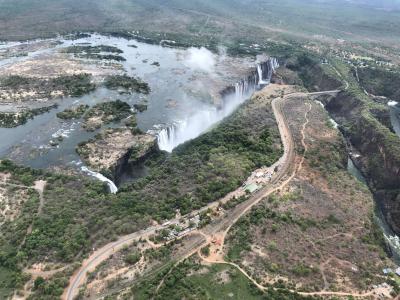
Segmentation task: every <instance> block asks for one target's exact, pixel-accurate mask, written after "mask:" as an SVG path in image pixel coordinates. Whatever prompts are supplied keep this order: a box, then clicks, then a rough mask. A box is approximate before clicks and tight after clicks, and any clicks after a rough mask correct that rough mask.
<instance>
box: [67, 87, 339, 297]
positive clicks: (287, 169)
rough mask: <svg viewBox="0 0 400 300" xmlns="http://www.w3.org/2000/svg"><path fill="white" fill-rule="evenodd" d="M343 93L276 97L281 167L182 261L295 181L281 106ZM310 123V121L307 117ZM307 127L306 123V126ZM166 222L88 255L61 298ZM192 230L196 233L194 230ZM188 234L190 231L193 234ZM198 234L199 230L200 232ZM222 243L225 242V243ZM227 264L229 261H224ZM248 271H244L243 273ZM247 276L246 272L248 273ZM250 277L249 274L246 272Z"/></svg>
mask: <svg viewBox="0 0 400 300" xmlns="http://www.w3.org/2000/svg"><path fill="white" fill-rule="evenodd" d="M338 92H340V91H339V90H334V91H326V92H318V93H292V94H288V95H286V96H284V97H283V98H275V99H274V100H273V101H272V109H273V113H274V115H275V118H276V121H277V124H278V127H279V132H280V135H281V139H282V143H283V146H284V154H283V155H282V157H281V158H280V159H279V160H278V161H277V162H276V163H275V164H274V165H273V167H275V166H277V167H278V170H277V171H276V172H275V174H274V176H273V177H272V179H271V181H270V183H269V184H268V185H267V186H265V187H264V188H262V189H260V190H259V191H257V192H255V193H254V194H253V195H252V196H251V197H250V198H249V199H248V200H247V201H244V202H242V203H240V204H238V205H237V206H236V207H235V208H233V209H232V211H230V212H229V215H228V214H226V215H224V216H223V217H221V218H219V219H217V220H215V221H213V222H212V223H211V224H210V225H208V226H206V227H205V228H203V229H202V231H201V234H202V235H204V236H205V237H206V239H205V241H204V243H203V244H201V245H199V246H197V248H195V249H192V250H191V251H190V253H186V254H184V255H182V257H181V259H179V261H182V260H183V259H185V258H187V257H188V256H190V255H191V254H193V253H196V252H197V251H198V250H199V249H201V248H202V247H204V246H205V245H207V244H209V243H210V242H211V239H212V238H213V237H214V236H215V235H216V234H221V233H222V236H221V237H222V238H224V236H225V235H226V233H227V232H228V231H229V229H230V228H231V227H232V225H233V224H235V223H236V222H237V221H238V220H239V218H240V217H241V216H243V215H244V214H245V213H246V212H248V211H249V210H250V209H251V208H252V207H253V206H254V205H256V204H257V203H259V202H260V201H261V200H262V199H264V198H265V197H266V196H268V195H270V194H271V193H273V192H275V191H277V190H279V189H280V188H282V187H283V186H284V185H286V184H287V183H288V182H290V181H291V180H292V178H293V177H294V176H295V174H296V171H297V168H298V167H299V166H301V164H302V162H300V164H299V165H297V167H296V163H295V158H296V157H295V148H294V141H293V136H292V133H291V132H290V128H289V126H288V123H287V120H286V116H285V115H284V113H283V111H282V107H283V106H282V105H283V104H284V103H285V102H286V101H288V100H290V99H291V98H294V97H307V96H318V95H321V94H337V93H338ZM307 122H308V120H307ZM304 126H306V124H305V125H304ZM218 205H219V201H215V202H213V203H210V204H209V205H207V206H205V207H203V208H202V209H200V210H198V211H195V212H192V213H191V214H190V215H188V216H184V217H183V218H185V219H189V218H190V216H193V215H194V214H198V213H200V212H202V211H205V210H207V209H209V208H215V207H217V206H218ZM178 223H179V219H173V220H170V221H169V222H168V225H171V224H178ZM164 227H165V226H163V225H157V226H151V227H148V228H147V229H145V230H141V231H138V232H135V233H132V234H129V235H126V236H123V237H121V238H119V239H118V240H117V241H115V242H112V243H109V244H107V245H105V246H103V247H102V248H100V249H98V250H96V251H94V252H93V253H92V254H91V255H90V256H89V258H87V259H86V260H85V261H83V263H82V265H81V267H80V268H79V270H77V271H76V272H75V273H74V274H73V276H72V277H71V278H70V282H69V285H68V287H67V288H66V290H65V291H64V294H63V295H62V299H64V300H73V299H74V297H75V296H76V295H78V293H79V287H80V286H81V285H82V284H83V283H84V282H85V279H86V275H87V273H88V272H90V271H93V270H94V269H95V268H96V266H98V265H99V264H100V263H102V262H103V261H105V260H106V259H108V258H109V257H110V256H111V255H112V254H113V253H115V252H116V251H118V250H120V249H122V248H123V247H124V246H125V245H129V244H131V243H132V242H134V241H136V240H139V239H141V238H142V239H143V238H147V237H149V236H150V235H153V234H155V233H156V231H158V230H160V229H162V228H164ZM192 233H193V232H192ZM192 233H188V234H192ZM197 233H198V231H197ZM222 246H223V245H222ZM225 263H226V262H225ZM244 274H245V273H244ZM245 275H246V274H245ZM246 276H247V277H248V275H246Z"/></svg>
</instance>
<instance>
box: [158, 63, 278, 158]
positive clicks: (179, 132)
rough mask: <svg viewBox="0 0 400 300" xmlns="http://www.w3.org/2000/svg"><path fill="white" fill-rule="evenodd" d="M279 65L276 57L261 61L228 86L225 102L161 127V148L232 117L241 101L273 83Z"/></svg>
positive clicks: (167, 147) (167, 149) (184, 140)
mask: <svg viewBox="0 0 400 300" xmlns="http://www.w3.org/2000/svg"><path fill="white" fill-rule="evenodd" d="M278 67H279V63H278V61H277V59H276V58H269V59H268V60H266V61H265V62H262V63H259V64H257V67H256V69H255V70H254V71H253V72H251V74H250V75H249V76H247V77H246V78H243V79H242V80H240V81H238V82H237V83H236V84H235V85H233V86H231V87H228V88H227V89H225V90H224V91H223V92H222V93H221V97H222V105H221V107H219V108H216V107H212V108H209V109H208V110H201V111H199V112H197V113H195V114H194V115H192V116H189V117H188V118H186V119H185V120H180V121H177V122H175V123H174V124H171V125H170V126H167V127H164V128H162V129H159V130H158V132H157V142H158V146H159V148H160V149H161V150H164V151H167V152H171V151H172V150H173V149H174V148H175V147H177V146H178V145H180V144H182V143H184V142H186V141H188V140H191V139H194V138H196V137H198V136H199V135H200V134H202V133H204V132H205V131H206V130H207V129H209V128H210V127H211V126H212V125H213V124H215V123H217V122H219V121H221V120H222V119H223V118H225V117H227V116H229V115H230V114H231V113H232V112H233V111H234V110H235V109H236V108H237V107H238V106H239V105H240V104H242V103H243V102H244V101H245V100H246V99H248V98H249V97H250V96H251V95H252V94H253V93H254V92H255V91H256V90H258V89H260V88H261V87H262V86H264V85H267V84H269V83H270V82H271V79H272V75H273V74H274V72H275V69H277V68H278Z"/></svg>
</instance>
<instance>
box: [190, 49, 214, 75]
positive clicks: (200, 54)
mask: <svg viewBox="0 0 400 300" xmlns="http://www.w3.org/2000/svg"><path fill="white" fill-rule="evenodd" d="M215 64H216V59H215V56H214V54H213V53H212V52H211V51H210V50H208V49H206V48H204V47H201V48H189V49H188V50H187V57H186V60H185V65H186V66H188V67H189V68H191V69H192V70H194V71H203V72H206V73H212V72H214V69H215Z"/></svg>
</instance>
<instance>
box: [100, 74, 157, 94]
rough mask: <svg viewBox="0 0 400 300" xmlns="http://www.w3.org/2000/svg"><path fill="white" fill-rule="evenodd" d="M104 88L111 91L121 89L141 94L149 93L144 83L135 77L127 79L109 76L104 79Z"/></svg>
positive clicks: (123, 76)
mask: <svg viewBox="0 0 400 300" xmlns="http://www.w3.org/2000/svg"><path fill="white" fill-rule="evenodd" d="M105 86H106V88H108V89H111V90H115V89H119V88H122V89H125V90H128V91H134V92H137V93H143V94H148V93H150V91H151V90H150V87H149V85H148V84H147V83H146V82H143V81H142V80H141V79H138V78H135V77H129V76H128V75H115V76H109V77H107V78H106V82H105Z"/></svg>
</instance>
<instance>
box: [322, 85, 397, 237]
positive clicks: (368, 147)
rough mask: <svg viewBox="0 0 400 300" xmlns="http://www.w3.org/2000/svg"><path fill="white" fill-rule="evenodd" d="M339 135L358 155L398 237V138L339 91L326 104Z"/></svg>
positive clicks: (359, 102) (363, 106)
mask: <svg viewBox="0 0 400 300" xmlns="http://www.w3.org/2000/svg"><path fill="white" fill-rule="evenodd" d="M326 108H327V110H328V111H329V112H330V114H331V115H332V116H333V118H334V119H335V120H336V121H337V122H338V123H339V124H340V125H341V128H342V130H343V133H344V134H345V136H346V137H347V138H348V139H349V141H350V143H351V144H352V145H353V146H354V148H355V149H356V150H357V151H358V152H359V153H360V154H361V157H360V158H359V159H358V160H357V165H358V167H360V169H361V170H362V172H363V174H364V175H365V176H366V178H367V180H368V183H369V186H370V188H371V189H372V190H373V191H374V193H375V195H376V199H377V200H378V202H379V205H380V206H381V208H382V210H383V213H384V215H385V217H386V219H387V222H388V224H389V225H390V226H391V227H392V229H393V230H394V231H395V232H396V233H397V234H400V139H399V137H398V136H396V135H395V134H394V133H393V132H392V131H391V130H390V129H389V128H388V127H387V126H385V125H384V124H382V123H381V122H379V121H378V120H377V119H376V118H375V117H374V115H373V113H371V111H370V110H369V108H368V107H367V104H366V103H365V102H363V101H362V100H360V99H358V98H357V97H356V96H354V95H351V94H350V93H348V92H342V93H340V94H339V95H338V96H337V97H335V98H332V99H331V100H330V102H329V103H327V105H326Z"/></svg>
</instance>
